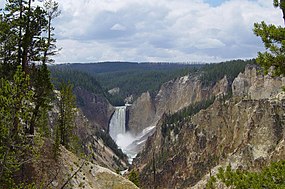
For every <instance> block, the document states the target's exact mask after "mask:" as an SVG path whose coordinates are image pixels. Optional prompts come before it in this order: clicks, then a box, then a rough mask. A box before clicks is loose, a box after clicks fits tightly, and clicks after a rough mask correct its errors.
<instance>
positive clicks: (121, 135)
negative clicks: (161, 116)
mask: <svg viewBox="0 0 285 189" xmlns="http://www.w3.org/2000/svg"><path fill="white" fill-rule="evenodd" d="M115 108H116V110H115V112H114V114H113V116H112V118H111V121H110V125H109V134H110V136H111V137H112V139H113V140H114V141H115V142H116V144H117V145H118V147H119V148H120V149H122V151H123V152H124V153H125V154H126V155H127V156H128V157H129V163H130V164H131V163H132V160H133V158H134V157H135V156H136V155H137V153H138V151H140V150H139V149H141V148H142V146H141V144H142V143H144V142H145V141H146V139H147V137H148V136H150V135H151V134H152V133H153V132H154V130H155V127H154V126H151V127H148V128H146V129H144V130H143V131H142V133H140V134H138V135H137V136H134V135H132V134H131V133H130V132H127V131H126V111H127V106H119V107H115Z"/></svg>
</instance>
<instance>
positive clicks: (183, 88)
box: [129, 75, 229, 133]
mask: <svg viewBox="0 0 285 189" xmlns="http://www.w3.org/2000/svg"><path fill="white" fill-rule="evenodd" d="M228 89H229V82H228V80H227V77H226V76H225V77H224V78H223V79H221V80H220V81H218V82H217V83H216V84H214V85H210V86H206V85H204V84H203V82H202V81H201V80H200V78H199V76H197V75H195V76H190V75H186V76H184V77H181V78H178V79H175V80H171V81H169V82H166V83H165V84H163V85H162V86H161V88H160V90H159V92H158V94H157V95H156V96H155V98H154V99H152V98H151V96H150V94H149V93H148V92H147V93H144V94H142V96H141V97H139V98H138V99H137V100H136V101H135V102H134V104H133V105H132V108H131V109H130V119H131V120H130V122H129V127H130V129H131V131H132V132H135V133H139V132H141V131H142V130H143V129H145V128H146V127H149V126H152V125H156V123H157V121H158V120H159V119H161V117H162V115H163V114H165V113H166V114H173V113H175V112H177V111H179V110H181V109H182V108H185V107H187V106H189V105H191V104H195V103H197V102H200V101H202V100H206V99H208V98H210V97H213V96H217V95H225V94H226V93H227V92H228Z"/></svg>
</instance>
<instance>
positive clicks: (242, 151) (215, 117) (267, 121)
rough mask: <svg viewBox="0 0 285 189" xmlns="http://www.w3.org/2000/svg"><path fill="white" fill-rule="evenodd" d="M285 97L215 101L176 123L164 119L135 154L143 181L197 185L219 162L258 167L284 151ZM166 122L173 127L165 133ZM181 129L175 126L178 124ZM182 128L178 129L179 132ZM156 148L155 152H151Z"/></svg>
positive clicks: (164, 184) (166, 186)
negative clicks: (154, 179)
mask: <svg viewBox="0 0 285 189" xmlns="http://www.w3.org/2000/svg"><path fill="white" fill-rule="evenodd" d="M284 115H285V99H284V100H282V101H270V100H265V99H264V100H258V101H257V100H241V101H235V100H230V101H226V102H222V101H219V100H217V101H215V103H214V104H213V105H212V106H211V107H209V108H208V109H207V110H202V111H200V112H199V113H198V114H196V115H195V116H193V117H192V118H189V119H185V120H183V121H181V122H179V123H175V125H174V127H173V129H172V128H171V126H165V125H160V126H159V128H158V129H157V131H156V133H155V135H154V136H153V137H152V138H150V139H149V141H148V142H147V144H146V148H145V150H144V151H143V152H142V153H141V154H140V155H139V157H138V158H137V159H135V165H136V166H137V168H139V169H140V170H141V180H142V183H143V185H144V186H149V185H154V183H153V169H152V166H151V163H152V162H153V159H155V161H156V163H155V164H156V170H157V171H156V178H157V180H156V183H155V184H156V185H157V186H159V188H185V187H192V186H194V185H195V184H196V183H197V182H198V181H199V180H201V179H202V178H203V176H204V175H206V174H208V173H209V172H210V170H211V169H212V168H214V167H216V166H217V165H219V164H225V162H230V163H231V165H232V167H233V168H236V167H242V168H244V169H249V168H251V169H258V168H260V167H261V166H262V165H264V164H266V163H267V162H269V161H270V160H271V159H272V157H273V156H277V155H276V154H279V156H280V154H284V153H285V151H284V148H281V146H282V144H284V124H285V116H284ZM162 127H169V129H170V130H169V131H168V134H166V135H165V136H163V134H162V133H161V132H162V129H161V128H162ZM175 127H176V128H178V129H179V131H178V132H177V131H176V132H175V130H174V128H175ZM175 133H177V134H175ZM153 152H154V153H155V155H154V156H153V154H152V153H153Z"/></svg>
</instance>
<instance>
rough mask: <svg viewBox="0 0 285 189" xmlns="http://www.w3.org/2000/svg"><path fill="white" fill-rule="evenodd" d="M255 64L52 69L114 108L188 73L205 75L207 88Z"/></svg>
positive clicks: (112, 64)
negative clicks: (104, 99)
mask: <svg viewBox="0 0 285 189" xmlns="http://www.w3.org/2000/svg"><path fill="white" fill-rule="evenodd" d="M252 63H255V61H254V60H247V61H244V60H233V61H228V62H222V63H219V64H193V65H191V64H174V63H172V64H170V63H122V62H106V63H96V64H68V65H58V66H52V67H51V72H52V76H53V77H54V78H57V79H59V80H65V81H67V80H69V81H70V82H71V83H73V84H74V85H75V86H78V85H81V86H82V87H84V88H86V89H87V90H91V91H92V92H97V93H100V94H104V95H105V96H106V97H107V98H108V99H109V101H110V103H111V104H113V105H123V104H124V103H125V102H124V99H125V98H126V97H128V96H131V95H132V97H133V99H136V98H137V97H138V96H139V95H141V94H142V93H143V92H146V91H149V92H150V93H151V95H153V96H154V95H156V93H157V92H158V90H159V88H160V86H161V85H162V84H163V83H165V82H167V81H169V80H172V79H175V78H177V77H181V76H184V75H187V74H199V75H201V80H202V81H203V82H204V83H205V84H206V85H210V84H213V83H215V82H216V81H217V80H219V79H221V78H223V77H224V75H227V77H228V78H229V79H230V80H233V78H234V77H236V76H237V74H238V73H240V72H242V71H243V69H244V67H245V65H246V64H252ZM82 72H85V73H88V74H84V73H82ZM92 77H93V78H92ZM100 85H101V86H102V87H100ZM114 88H117V91H116V92H115V93H113V94H110V93H108V90H111V89H114Z"/></svg>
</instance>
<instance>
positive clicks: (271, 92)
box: [232, 65, 285, 100]
mask: <svg viewBox="0 0 285 189" xmlns="http://www.w3.org/2000/svg"><path fill="white" fill-rule="evenodd" d="M272 69H273V68H271V71H270V72H269V74H268V75H265V76H264V75H263V74H261V73H262V70H261V69H260V67H258V66H256V65H248V66H247V67H246V69H245V72H244V73H240V74H239V75H238V77H237V78H236V79H235V80H234V82H233V85H232V91H233V95H234V96H240V97H247V98H249V99H255V100H258V99H264V98H272V97H274V96H276V95H277V94H278V93H280V92H281V91H282V88H281V86H285V77H273V76H272Z"/></svg>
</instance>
